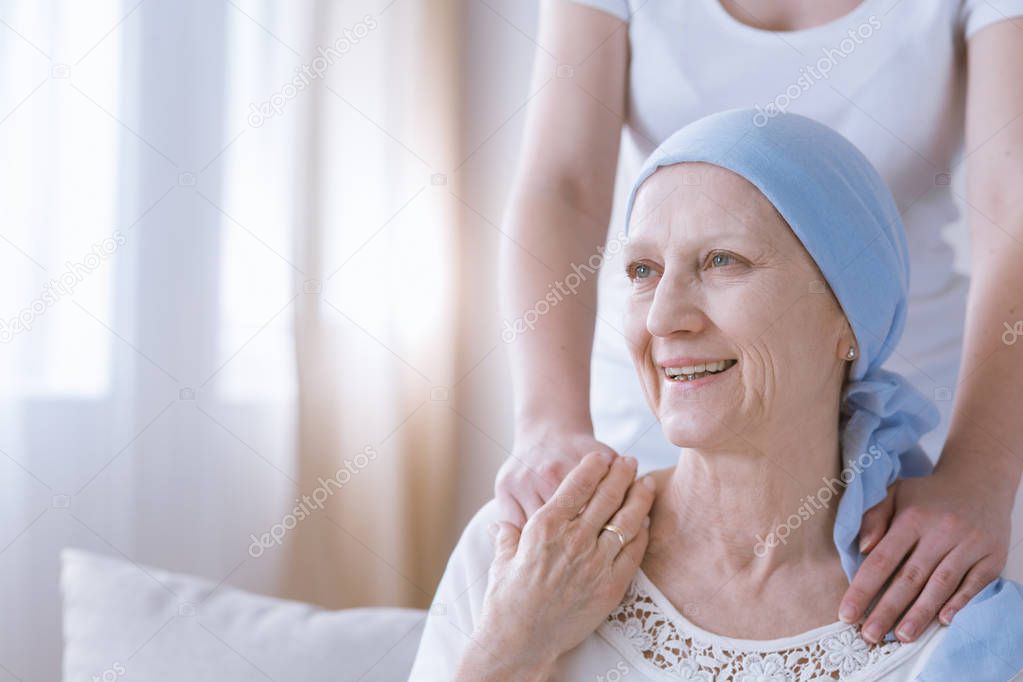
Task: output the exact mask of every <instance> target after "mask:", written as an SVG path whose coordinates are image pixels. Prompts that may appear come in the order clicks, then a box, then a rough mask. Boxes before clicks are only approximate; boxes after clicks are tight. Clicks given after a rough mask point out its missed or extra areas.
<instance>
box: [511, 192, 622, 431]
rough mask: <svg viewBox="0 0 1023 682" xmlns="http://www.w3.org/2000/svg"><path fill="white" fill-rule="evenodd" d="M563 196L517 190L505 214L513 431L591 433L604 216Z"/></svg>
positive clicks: (604, 231)
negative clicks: (538, 427) (541, 428)
mask: <svg viewBox="0 0 1023 682" xmlns="http://www.w3.org/2000/svg"><path fill="white" fill-rule="evenodd" d="M565 194H569V192H567V191H566V190H564V189H550V190H544V189H542V188H536V187H530V188H529V189H519V190H518V191H516V192H515V194H514V195H513V196H512V198H511V200H510V202H509V207H508V211H507V213H506V220H505V225H504V229H505V232H506V233H507V234H508V235H509V236H510V239H507V240H505V242H504V245H503V247H502V249H501V254H500V273H499V281H500V296H501V316H502V318H503V319H502V339H503V340H504V341H505V342H506V343H508V355H509V362H510V365H511V376H512V391H513V395H514V406H515V423H516V427H517V428H521V427H523V426H525V425H532V424H558V425H559V428H566V427H567V428H570V429H575V430H579V431H592V428H593V427H592V422H591V419H590V410H589V385H590V354H591V351H592V347H593V333H594V322H595V319H596V310H595V309H596V303H597V268H599V266H600V263H601V262H602V260H603V258H602V248H603V247H602V244H603V242H604V236H605V234H606V229H607V211H601V215H599V216H589V215H586V213H585V212H583V211H582V210H580V209H579V208H577V207H576V204H575V203H573V202H572V201H571V200H570V199H569V198H566V197H565ZM607 208H608V209H609V207H607Z"/></svg>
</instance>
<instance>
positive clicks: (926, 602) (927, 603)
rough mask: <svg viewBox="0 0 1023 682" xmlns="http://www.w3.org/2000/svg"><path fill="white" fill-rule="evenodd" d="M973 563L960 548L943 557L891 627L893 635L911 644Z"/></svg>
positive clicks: (965, 551)
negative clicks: (908, 607)
mask: <svg viewBox="0 0 1023 682" xmlns="http://www.w3.org/2000/svg"><path fill="white" fill-rule="evenodd" d="M973 564H974V560H973V557H971V556H970V555H969V554H968V552H967V550H965V549H964V548H963V546H962V545H960V546H958V547H955V548H953V549H952V551H951V552H949V553H948V554H946V555H945V558H943V559H942V560H941V563H939V564H938V566H937V568H935V569H934V572H933V573H932V574H931V577H930V578H929V579H928V580H927V584H926V585H924V589H923V591H922V592H921V593H920V596H919V597H917V600H916V601H915V602H914V603H913V606H912V607H911V608H910V610H909V612H908V613H907V614H906V615H905V616H904V617H903V618H902V620H900V621H899V625H898V627H896V628H895V634H896V635H897V636H898V638H899V639H900V640H902V641H903V642H912V641H913V640H914V639H915V638H916V636H917V635H919V634H920V633H921V632H923V631H924V629H925V628H926V627H927V626H928V625H930V624H931V621H932V620H934V616H935V615H936V614H937V613H938V609H940V608H941V607H942V606H944V605H945V604H946V603H948V599H949V597H951V596H952V595H953V594H954V593H955V591H956V588H958V587H959V584H960V583H961V582H962V580H963V578H964V577H965V576H966V574H967V572H968V571H969V570H970V567H971V566H973ZM946 625H947V623H946Z"/></svg>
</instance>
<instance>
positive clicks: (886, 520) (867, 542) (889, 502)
mask: <svg viewBox="0 0 1023 682" xmlns="http://www.w3.org/2000/svg"><path fill="white" fill-rule="evenodd" d="M896 485H897V482H896ZM894 511H895V485H892V486H889V488H888V494H887V495H885V498H884V499H883V500H881V501H880V502H878V503H877V504H875V505H874V506H873V507H871V508H870V509H868V510H867V512H866V513H865V514H864V515H863V523H862V524H861V526H860V551H861V552H863V553H864V554H866V553H867V552H869V551H870V550H872V549H873V548H874V546H875V545H877V543H878V542H879V541H880V540H881V538H883V537H884V534H885V533H887V532H888V526H889V525H891V521H892V514H893V512H894Z"/></svg>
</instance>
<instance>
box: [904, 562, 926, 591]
mask: <svg viewBox="0 0 1023 682" xmlns="http://www.w3.org/2000/svg"><path fill="white" fill-rule="evenodd" d="M926 574H927V571H926V570H925V569H924V568H923V567H922V566H920V565H918V564H906V565H905V566H903V567H902V569H901V570H900V571H899V580H900V581H901V582H902V583H903V584H905V585H910V586H916V585H919V584H920V583H921V582H923V579H924V576H925V575H926Z"/></svg>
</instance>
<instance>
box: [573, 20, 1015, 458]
mask: <svg viewBox="0 0 1023 682" xmlns="http://www.w3.org/2000/svg"><path fill="white" fill-rule="evenodd" d="M574 1H575V2H580V3H582V4H586V5H591V6H594V7H596V8H598V9H601V10H604V11H606V12H609V13H611V14H613V15H615V16H617V17H619V18H621V19H623V20H625V21H627V22H628V23H629V27H628V30H629V46H630V47H629V51H630V57H629V59H630V65H629V80H628V106H627V113H626V121H625V125H624V127H623V133H622V147H621V155H620V161H619V167H618V176H617V182H616V188H615V203H614V208H613V211H612V218H611V221H610V225H609V237H608V248H607V250H606V251H605V258H606V261H605V263H604V265H605V266H606V267H603V268H602V269H601V273H600V281H599V286H598V291H599V303H598V319H597V328H596V338H595V341H594V350H593V363H592V370H593V371H592V385H591V410H592V413H593V419H594V428H595V430H596V435H597V438H598V439H600V440H603V441H604V442H606V443H608V444H609V445H611V446H612V447H614V448H615V449H616V450H618V451H619V452H623V453H627V454H632V455H634V456H636V457H637V458H638V459H639V461H640V468H641V470H642V471H646V470H649V469H656V468H662V467H666V466H671V465H673V464H674V463H675V462H676V460H677V448H675V447H674V446H673V445H672V444H671V443H669V442H668V441H667V440H666V439H665V437H664V435H663V433H662V432H661V429H660V428H659V427H658V426H657V423H656V420H655V418H654V416H653V414H652V413H651V411H650V409H649V407H648V406H647V404H646V403H645V400H644V398H643V395H642V392H641V390H640V387H639V383H638V380H637V377H636V373H635V370H634V369H633V367H632V363H631V360H630V359H629V355H628V352H627V350H626V346H625V341H624V337H623V335H622V310H623V306H624V302H625V297H626V295H627V292H628V282H627V280H626V278H625V276H624V274H623V264H622V263H621V258H620V253H621V249H620V244H621V242H620V240H619V239H617V238H616V235H619V234H620V233H621V231H622V228H623V217H624V215H623V214H624V209H625V200H626V198H627V196H628V191H629V189H631V187H632V183H633V181H634V179H635V177H636V176H637V174H638V172H639V168H640V166H641V164H642V162H643V160H644V159H645V158H646V157H647V156H648V155H649V154H650V153H651V152H652V151H653V150H654V148H655V147H656V146H657V145H658V144H660V143H661V142H662V141H664V140H665V139H666V138H667V137H668V136H669V135H671V133H673V132H674V131H676V130H677V129H679V128H681V127H682V126H684V125H686V124H687V123H689V122H691V121H694V120H696V119H698V118H701V117H703V116H705V115H708V114H711V113H714V112H716V111H721V110H724V109H732V108H736V107H759V108H760V109H761V110H762V111H763V112H764V116H765V117H769V116H770V115H771V112H772V111H779V110H782V111H793V112H796V113H799V114H803V115H805V116H810V117H811V118H815V119H817V120H819V121H821V122H822V123H825V124H827V125H829V126H831V127H832V128H835V129H836V130H838V131H839V132H841V133H842V134H843V135H845V136H846V137H847V138H848V139H849V140H851V141H852V142H853V143H854V144H856V145H857V146H858V147H859V148H860V149H861V150H862V151H863V152H864V154H865V155H866V156H867V157H868V158H869V159H870V160H871V162H872V163H873V164H874V165H875V166H876V167H877V169H878V171H879V172H880V173H881V176H882V177H883V178H884V179H885V180H886V182H887V183H888V185H889V187H890V188H891V190H892V193H893V194H894V196H895V199H896V202H897V204H898V206H899V208H900V210H901V212H902V217H903V222H904V224H905V227H906V238H907V242H908V245H909V251H910V277H911V284H910V304H909V310H908V316H907V320H906V327H905V331H904V333H903V336H902V339H901V340H900V343H899V345H898V346H897V347H896V349H895V351H894V353H893V354H892V357H891V358H890V359H889V361H888V362H887V363H886V365H885V367H886V368H887V369H890V370H892V371H897V372H900V373H901V374H903V375H904V376H906V378H907V379H909V380H910V381H911V382H913V384H914V385H915V386H916V387H917V388H918V389H920V391H921V392H922V393H923V394H924V395H926V396H927V397H928V398H930V399H931V400H933V401H935V404H936V405H937V406H938V409H939V411H940V412H941V414H942V423H941V425H940V426H939V427H938V428H937V429H935V430H934V431H932V432H931V433H930V434H928V435H926V436H925V437H924V438H923V440H922V442H921V444H922V445H923V447H924V449H925V450H926V451H927V452H928V454H929V455H930V456H931V459H932V460H936V459H937V456H938V454H939V452H940V447H941V445H942V443H943V442H944V439H945V435H946V434H947V431H948V425H949V417H950V414H951V408H952V404H953V398H954V396H955V385H956V379H957V377H958V373H959V361H960V357H959V356H960V352H961V346H962V338H963V334H964V325H965V311H966V297H967V291H968V285H969V279H968V277H967V276H966V275H964V274H961V273H959V272H957V271H956V270H955V266H954V263H955V251H954V248H953V247H952V246H951V245H950V244H949V243H948V242H946V241H945V240H944V239H943V236H942V233H943V232H944V231H946V230H952V231H965V230H966V226H965V221H964V216H963V211H962V210H961V206H962V200H961V198H959V197H957V196H956V195H957V193H958V194H959V195H961V194H962V189H961V188H960V187H958V185H959V184H960V182H959V180H960V177H959V173H961V165H962V164H959V163H958V160H959V159H961V155H962V145H963V133H964V129H963V124H964V105H965V85H966V72H965V62H964V56H965V38H967V37H969V36H971V35H972V34H973V33H975V32H976V31H978V30H979V29H980V28H982V27H984V26H986V25H988V24H990V23H993V22H995V21H999V20H1002V19H1005V18H1007V17H1010V16H1014V15H1021V14H1023V0H863V2H861V4H860V5H859V6H858V7H857V8H855V9H854V10H852V11H851V12H850V13H848V14H846V15H845V16H844V17H842V18H840V19H837V20H835V21H832V22H829V23H826V24H824V25H821V26H817V27H813V28H810V29H806V30H799V31H787V32H774V31H764V30H760V29H756V28H753V27H751V26H748V25H746V24H743V23H742V22H740V21H739V20H737V19H736V18H734V17H732V16H731V15H730V14H729V13H728V12H727V11H725V9H724V8H723V7H722V6H721V4H720V2H719V1H718V0H574ZM772 107H773V108H772ZM765 120H766V119H765ZM960 234H962V232H960Z"/></svg>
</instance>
